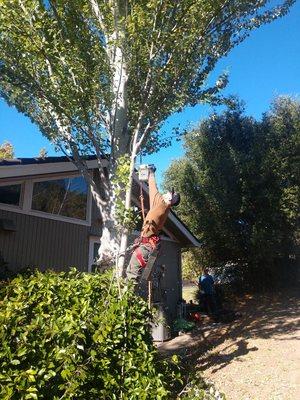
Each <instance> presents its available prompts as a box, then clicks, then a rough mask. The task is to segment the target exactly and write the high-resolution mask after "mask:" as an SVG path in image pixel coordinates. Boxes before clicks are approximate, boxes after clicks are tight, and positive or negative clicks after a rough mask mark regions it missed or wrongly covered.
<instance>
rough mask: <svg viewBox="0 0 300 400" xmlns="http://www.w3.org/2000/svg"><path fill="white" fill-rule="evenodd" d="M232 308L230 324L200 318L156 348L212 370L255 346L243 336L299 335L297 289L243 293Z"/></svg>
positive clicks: (163, 352)
mask: <svg viewBox="0 0 300 400" xmlns="http://www.w3.org/2000/svg"><path fill="white" fill-rule="evenodd" d="M234 309H235V311H239V312H240V313H241V315H242V316H241V317H240V318H239V319H237V320H235V321H233V322H232V323H230V324H223V323H217V324H214V323H212V322H210V321H209V320H208V319H207V318H203V319H202V321H201V322H200V323H199V324H198V326H197V327H196V328H195V329H194V330H193V331H192V332H191V333H189V334H185V335H183V336H179V337H177V338H174V339H173V340H171V341H169V342H165V343H162V344H160V345H158V347H159V350H160V352H161V353H162V355H163V356H167V357H168V356H170V355H172V354H178V355H180V356H181V357H182V358H183V360H184V361H185V363H186V365H188V366H189V367H190V368H193V367H194V368H196V365H197V369H199V370H203V369H207V368H211V367H212V368H213V372H216V371H218V370H220V369H222V368H224V367H225V366H226V365H228V364H230V363H231V362H232V361H233V360H235V361H240V362H242V359H241V357H242V356H244V355H246V354H248V353H249V352H255V351H257V350H258V349H257V347H255V346H253V347H249V343H248V340H247V339H250V338H261V339H272V338H276V340H287V339H289V340H291V339H297V338H298V339H299V335H298V336H297V331H298V329H299V314H300V313H299V290H292V291H291V290H290V291H282V292H280V293H276V294H265V295H259V296H258V295H247V296H245V297H244V298H243V299H239V300H238V301H236V303H235V307H234ZM228 339H230V344H229V345H228V346H226V347H225V348H223V349H222V352H218V353H217V352H215V353H214V351H213V349H214V348H215V347H217V346H219V345H220V344H222V343H224V342H225V341H226V340H228ZM199 361H200V363H199Z"/></svg>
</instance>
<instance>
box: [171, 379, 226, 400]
mask: <svg viewBox="0 0 300 400" xmlns="http://www.w3.org/2000/svg"><path fill="white" fill-rule="evenodd" d="M177 400H226V397H225V395H224V394H223V393H221V392H219V391H218V390H217V389H216V388H215V387H214V386H213V384H212V383H207V382H205V381H204V380H203V378H202V377H201V376H200V375H198V374H195V373H194V374H192V377H190V380H189V382H188V383H187V384H186V386H185V387H184V388H183V389H182V391H181V392H180V394H179V395H178V397H177Z"/></svg>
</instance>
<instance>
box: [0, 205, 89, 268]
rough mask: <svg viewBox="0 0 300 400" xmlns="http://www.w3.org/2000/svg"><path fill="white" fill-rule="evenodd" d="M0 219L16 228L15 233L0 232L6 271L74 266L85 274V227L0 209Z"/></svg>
mask: <svg viewBox="0 0 300 400" xmlns="http://www.w3.org/2000/svg"><path fill="white" fill-rule="evenodd" d="M0 219H10V220H12V221H14V223H15V226H16V231H15V232H14V231H5V230H0V252H1V254H2V257H3V258H4V260H5V262H7V263H8V264H9V265H8V267H9V269H10V270H12V271H17V270H19V269H20V268H24V267H28V266H37V267H39V268H40V269H41V270H45V269H46V268H52V269H56V270H64V269H68V267H70V266H76V267H77V268H78V269H80V270H82V271H87V264H88V248H89V246H88V240H89V238H88V233H89V227H88V226H83V225H76V224H73V223H68V222H63V221H56V220H51V219H46V218H39V217H36V216H32V215H26V214H18V213H14V212H12V211H4V210H0Z"/></svg>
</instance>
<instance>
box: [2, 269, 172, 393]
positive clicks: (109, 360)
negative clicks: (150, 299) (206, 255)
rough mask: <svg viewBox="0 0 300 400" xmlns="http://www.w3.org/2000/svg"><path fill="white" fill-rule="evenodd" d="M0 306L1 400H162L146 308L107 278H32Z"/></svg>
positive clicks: (6, 294)
mask: <svg viewBox="0 0 300 400" xmlns="http://www.w3.org/2000/svg"><path fill="white" fill-rule="evenodd" d="M121 292H122V295H121V296H120V293H121ZM0 300H1V301H0V387H1V389H0V390H1V391H0V397H1V399H3V400H5V399H53V400H58V399H76V400H80V399H89V400H92V399H106V400H109V399H121V398H122V399H124V400H126V399H163V398H166V397H167V396H168V394H169V386H168V384H167V383H166V380H167V379H168V382H172V381H176V376H175V375H176V373H175V372H172V371H171V370H170V369H169V366H168V364H167V363H166V362H162V361H160V360H159V358H158V355H157V352H156V349H155V348H154V346H153V344H152V338H151V334H150V329H149V322H150V320H151V315H150V313H149V311H148V309H147V306H146V303H145V302H144V301H143V300H142V299H140V298H138V297H136V296H135V295H134V294H133V292H132V291H131V290H125V287H118V285H117V284H116V283H115V282H114V280H113V279H112V276H111V274H110V273H105V274H102V275H100V274H86V273H79V272H77V271H76V270H75V269H73V270H72V271H71V272H64V273H54V272H47V273H41V272H38V271H36V272H34V274H32V275H31V276H18V277H17V278H15V279H14V280H13V281H11V282H10V283H8V284H6V285H5V286H3V287H2V289H1V291H0ZM165 377H167V378H165Z"/></svg>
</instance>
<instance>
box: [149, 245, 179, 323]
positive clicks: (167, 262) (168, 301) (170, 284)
mask: <svg viewBox="0 0 300 400" xmlns="http://www.w3.org/2000/svg"><path fill="white" fill-rule="evenodd" d="M160 267H161V268H162V271H163V276H162V278H161V281H160V284H159V285H158V286H157V287H156V288H155V287H154V288H153V300H154V301H157V302H162V303H163V304H164V309H165V314H166V317H167V320H168V323H169V324H170V325H172V322H174V320H175V319H176V318H177V312H178V303H179V301H180V299H181V298H182V280H181V279H182V277H181V246H180V244H179V243H176V242H171V241H168V240H162V246H161V251H160V255H159V257H158V259H157V261H156V268H160Z"/></svg>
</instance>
